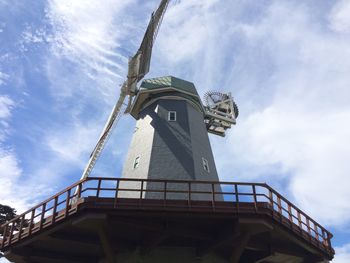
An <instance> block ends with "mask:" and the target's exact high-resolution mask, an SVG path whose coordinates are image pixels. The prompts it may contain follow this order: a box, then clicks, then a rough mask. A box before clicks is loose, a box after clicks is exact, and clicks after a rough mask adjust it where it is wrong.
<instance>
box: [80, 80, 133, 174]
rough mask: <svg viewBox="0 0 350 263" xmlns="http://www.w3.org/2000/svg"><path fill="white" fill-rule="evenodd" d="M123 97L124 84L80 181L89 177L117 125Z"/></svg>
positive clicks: (124, 95)
mask: <svg viewBox="0 0 350 263" xmlns="http://www.w3.org/2000/svg"><path fill="white" fill-rule="evenodd" d="M125 97H126V93H125V84H124V85H123V87H122V89H121V93H120V96H119V99H118V101H117V103H116V104H115V105H114V107H113V110H112V112H111V114H110V115H109V118H108V120H107V123H106V125H105V127H104V128H103V131H102V133H101V135H100V138H99V140H98V141H97V144H96V146H95V148H94V150H93V151H92V153H91V155H90V159H89V161H88V163H87V165H86V166H85V169H84V172H83V174H82V176H81V179H85V178H87V177H88V176H89V175H90V173H91V171H92V169H93V167H94V166H95V163H96V161H97V159H98V158H99V157H100V154H101V152H102V150H103V148H104V146H105V144H106V142H107V140H108V138H109V135H110V134H111V132H112V129H113V126H114V125H115V124H116V123H117V121H118V119H119V118H120V116H121V115H122V114H123V111H122V109H121V108H122V106H123V103H124V100H125Z"/></svg>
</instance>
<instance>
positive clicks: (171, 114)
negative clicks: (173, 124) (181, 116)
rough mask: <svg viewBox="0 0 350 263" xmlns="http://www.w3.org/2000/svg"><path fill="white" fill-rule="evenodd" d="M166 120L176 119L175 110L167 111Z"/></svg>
mask: <svg viewBox="0 0 350 263" xmlns="http://www.w3.org/2000/svg"><path fill="white" fill-rule="evenodd" d="M168 121H176V111H169V112H168Z"/></svg>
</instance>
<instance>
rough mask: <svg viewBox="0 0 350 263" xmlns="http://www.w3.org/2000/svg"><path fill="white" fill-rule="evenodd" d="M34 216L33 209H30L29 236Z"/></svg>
mask: <svg viewBox="0 0 350 263" xmlns="http://www.w3.org/2000/svg"><path fill="white" fill-rule="evenodd" d="M34 216H35V209H33V210H32V214H31V216H30V222H29V230H28V236H30V235H31V234H32V228H33V221H34Z"/></svg>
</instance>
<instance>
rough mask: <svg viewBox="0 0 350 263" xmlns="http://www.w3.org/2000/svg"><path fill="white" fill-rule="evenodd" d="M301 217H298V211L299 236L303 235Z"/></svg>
mask: <svg viewBox="0 0 350 263" xmlns="http://www.w3.org/2000/svg"><path fill="white" fill-rule="evenodd" d="M301 222H302V221H301V215H300V211H299V210H298V225H299V229H300V234H301V235H302V234H303V225H302V223H301Z"/></svg>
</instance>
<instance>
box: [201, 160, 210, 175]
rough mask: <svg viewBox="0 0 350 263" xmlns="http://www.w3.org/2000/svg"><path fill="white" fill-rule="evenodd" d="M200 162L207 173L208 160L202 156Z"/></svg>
mask: <svg viewBox="0 0 350 263" xmlns="http://www.w3.org/2000/svg"><path fill="white" fill-rule="evenodd" d="M202 162H203V169H204V170H205V171H207V172H208V173H209V172H210V170H209V163H208V160H207V159H205V158H202Z"/></svg>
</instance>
